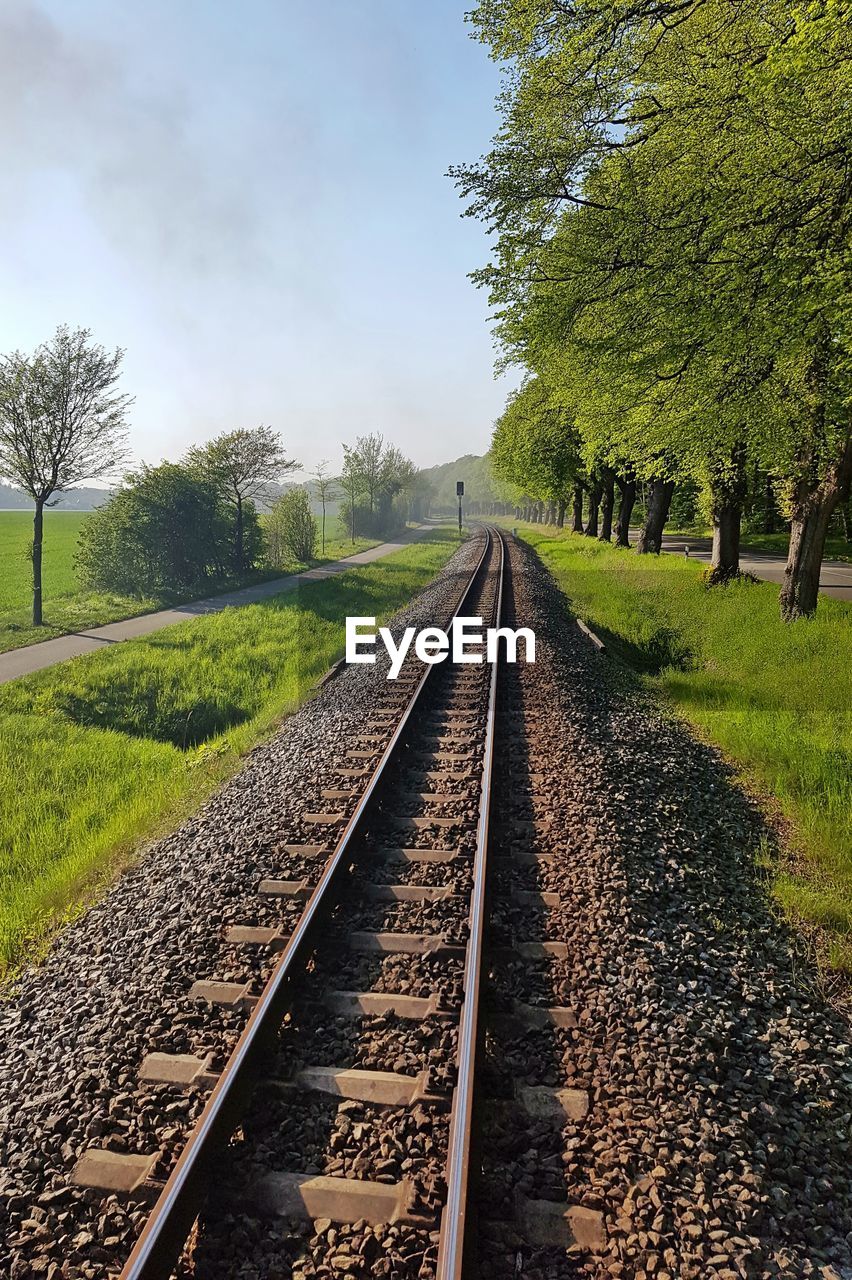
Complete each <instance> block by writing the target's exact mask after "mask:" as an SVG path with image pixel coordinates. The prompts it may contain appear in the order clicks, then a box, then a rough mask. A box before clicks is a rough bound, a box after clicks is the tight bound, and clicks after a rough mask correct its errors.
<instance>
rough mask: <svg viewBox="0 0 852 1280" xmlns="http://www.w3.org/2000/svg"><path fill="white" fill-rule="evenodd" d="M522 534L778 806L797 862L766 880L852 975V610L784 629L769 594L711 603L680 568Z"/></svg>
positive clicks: (545, 533) (633, 663) (711, 593)
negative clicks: (820, 934) (816, 927)
mask: <svg viewBox="0 0 852 1280" xmlns="http://www.w3.org/2000/svg"><path fill="white" fill-rule="evenodd" d="M521 532H522V536H523V537H524V538H525V539H526V540H527V541H528V542H529V543H530V544H531V545H532V546H533V547H534V548H535V549H536V551H537V552H538V554H539V555H540V557H541V558H542V560H543V561H544V563H545V564H546V565H547V567H548V568H549V569H550V570H551V572H552V573H553V574H554V576H555V577H556V580H557V582H558V583H559V585H560V587H561V589H562V591H563V592H564V593H565V595H566V597H567V599H568V602H569V604H570V607H571V609H572V610H573V611H574V612H575V613H576V614H577V615H578V616H579V617H580V618H582V619H583V620H584V621H585V622H587V623H588V624H589V626H591V627H593V628H594V629H595V630H596V631H597V633H598V634H599V635H600V636H601V637H602V639H604V640H605V641H606V644H607V648H608V651H609V653H610V654H611V655H613V656H615V657H616V658H617V659H620V660H621V661H622V662H623V663H625V664H626V665H628V666H629V667H631V668H633V669H634V670H635V671H637V672H639V673H640V674H641V677H642V678H643V679H644V680H645V681H646V682H647V683H648V684H650V685H651V686H652V687H653V688H654V689H656V690H657V691H658V692H659V693H660V694H661V695H662V696H663V697H664V698H665V699H667V700H668V702H669V703H670V704H671V705H672V706H673V707H674V708H675V710H676V711H677V712H678V713H679V714H680V715H681V716H683V717H684V718H685V719H686V720H687V721H689V723H690V724H691V725H693V726H694V727H695V728H696V729H698V730H699V732H700V734H701V735H702V736H703V737H704V738H705V739H706V740H708V741H710V742H713V743H715V744H716V745H717V746H718V747H720V748H721V749H722V751H723V753H724V754H725V756H726V757H727V759H728V760H729V761H730V762H732V763H733V764H734V766H735V767H736V768H737V770H738V771H739V773H740V775H741V777H742V778H743V780H744V782H745V783H746V785H747V786H748V787H749V788H751V789H752V790H754V791H756V792H757V793H758V794H759V795H762V796H764V797H768V798H769V801H770V806H780V809H781V811H782V813H783V815H784V817H785V818H786V819H787V823H788V824H789V825H788V830H789V836H790V838H791V841H792V854H791V855H790V856H785V857H783V858H781V859H778V860H775V861H774V862H773V864H772V865H771V867H770V874H771V876H772V881H773V887H774V892H775V894H776V896H777V898H778V900H779V901H780V902H781V903H782V904H783V906H784V908H785V909H786V910H787V911H788V912H789V913H790V915H791V916H794V917H796V918H798V919H799V920H801V921H804V922H811V923H814V924H817V925H819V926H822V927H823V928H824V929H825V930H826V931H827V934H826V935H825V938H826V949H825V955H824V957H823V958H824V959H825V961H826V962H827V964H828V965H829V966H830V967H836V968H841V969H845V970H852V822H850V814H852V607H850V606H849V605H847V604H845V603H844V602H842V601H839V600H834V599H830V598H827V597H821V598H820V602H819V609H818V612H817V616H816V617H815V618H814V619H811V620H802V621H799V622H796V623H793V624H792V625H784V624H782V623H781V621H780V620H779V615H778V588H777V586H773V585H772V584H770V583H754V582H735V583H732V584H730V585H729V586H726V587H715V588H712V589H708V588H706V587H705V586H704V583H703V569H702V567H701V566H700V565H697V564H694V563H690V562H689V561H686V560H684V559H681V558H679V557H677V556H670V555H663V556H660V557H651V556H637V555H636V554H635V553H634V552H632V551H621V550H617V549H616V548H614V547H611V546H607V545H604V544H602V543H599V542H597V541H594V540H591V539H587V538H584V537H582V536H579V535H576V534H569V533H564V532H562V533H560V532H558V531H554V530H546V529H542V528H541V526H535V525H526V526H522V528H521ZM760 856H762V857H763V858H765V857H766V856H767V855H766V851H763V853H762V854H761V855H760Z"/></svg>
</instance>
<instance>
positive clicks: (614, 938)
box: [482, 544, 852, 1280]
mask: <svg viewBox="0 0 852 1280" xmlns="http://www.w3.org/2000/svg"><path fill="white" fill-rule="evenodd" d="M512 564H513V591H514V596H515V607H516V612H517V623H518V624H522V625H525V626H532V627H533V628H534V629H535V631H536V635H537V638H538V648H537V662H536V664H535V665H534V666H529V667H526V666H517V667H515V668H513V669H512V671H511V673H510V674H509V676H508V677H507V682H506V685H507V686H508V687H507V688H506V690H505V694H506V696H504V704H505V705H506V706H508V708H509V709H510V711H511V715H512V717H513V719H512V720H511V723H508V724H506V722H505V721H504V724H506V732H505V733H504V737H503V744H504V750H503V751H502V753H501V767H502V770H503V773H502V775H501V777H502V785H498V786H497V788H496V794H497V796H498V813H497V817H498V819H499V822H500V823H501V824H502V825H501V826H498V830H500V831H501V832H502V835H500V836H498V845H497V848H498V851H500V850H502V852H504V853H507V854H508V855H509V857H508V858H507V859H506V861H505V862H504V863H501V864H500V865H501V868H504V870H503V871H502V874H501V879H500V881H499V886H498V890H497V891H496V893H495V909H494V916H493V924H494V927H495V932H496V931H497V930H500V931H501V933H502V936H501V938H500V941H501V942H503V943H504V944H505V943H506V942H508V941H509V940H510V938H512V937H514V938H515V939H519V938H524V937H539V936H541V937H548V938H550V939H557V940H560V941H563V942H565V943H567V944H568V956H567V959H565V960H561V959H560V960H554V961H552V962H551V963H550V965H549V966H547V965H545V966H542V965H538V966H535V967H533V966H530V965H517V964H511V963H510V964H504V965H502V966H500V965H497V966H496V972H495V977H496V985H497V991H498V993H499V995H498V996H497V1003H498V1004H499V1003H500V997H501V996H502V997H506V996H514V997H517V998H522V999H525V1000H528V1001H530V1002H532V1003H538V1004H560V1005H569V1006H570V1007H571V1008H572V1009H573V1010H574V1012H575V1014H576V1021H577V1026H576V1028H574V1029H571V1030H560V1031H550V1032H545V1031H536V1032H531V1033H528V1034H527V1035H526V1036H524V1037H521V1038H517V1037H516V1038H514V1039H505V1038H504V1039H502V1040H501V1039H500V1037H499V1036H497V1037H496V1039H495V1040H494V1041H493V1043H492V1046H491V1047H492V1053H491V1055H490V1057H489V1063H488V1067H489V1079H490V1086H491V1088H492V1090H493V1092H494V1095H495V1096H501V1094H502V1095H503V1096H505V1095H506V1094H507V1093H511V1088H512V1085H513V1084H514V1083H515V1082H517V1081H521V1082H524V1083H529V1084H548V1085H551V1086H553V1087H562V1088H564V1087H573V1088H578V1089H583V1090H587V1091H588V1094H589V1101H590V1109H589V1113H588V1116H587V1117H586V1118H585V1119H584V1120H582V1121H580V1122H579V1123H576V1124H570V1123H569V1124H568V1125H567V1126H566V1127H565V1128H564V1130H562V1131H561V1132H559V1131H558V1130H557V1132H556V1133H555V1134H554V1127H553V1125H552V1124H550V1125H549V1126H548V1125H542V1124H539V1125H537V1126H534V1127H533V1126H530V1124H529V1123H528V1121H526V1120H524V1119H519V1117H518V1114H517V1111H516V1110H513V1109H511V1108H509V1109H508V1110H505V1109H504V1110H503V1111H498V1112H497V1113H495V1114H493V1115H492V1124H491V1126H490V1128H489V1130H488V1131H487V1134H486V1140H485V1151H484V1157H485V1161H486V1168H487V1175H486V1183H485V1188H486V1190H485V1197H484V1199H485V1202H486V1203H487V1204H488V1205H489V1206H490V1207H491V1208H492V1209H493V1210H496V1212H494V1214H493V1216H494V1218H495V1219H497V1220H502V1222H503V1223H504V1224H505V1223H509V1222H511V1219H512V1212H511V1200H512V1195H513V1192H514V1191H515V1190H516V1189H521V1190H523V1191H524V1192H525V1194H527V1195H530V1196H532V1197H540V1198H544V1199H550V1200H564V1199H566V1198H567V1199H568V1200H569V1201H570V1202H572V1203H574V1204H579V1205H582V1206H585V1207H587V1208H589V1209H594V1210H600V1211H602V1212H603V1213H604V1215H605V1220H606V1226H607V1236H608V1241H607V1246H606V1249H605V1251H604V1253H603V1255H602V1256H598V1257H590V1256H588V1255H584V1254H583V1252H582V1251H579V1250H578V1251H577V1253H576V1254H571V1255H568V1256H566V1255H565V1253H564V1252H562V1253H557V1252H554V1251H552V1250H550V1251H538V1252H537V1253H536V1252H535V1251H533V1252H532V1253H531V1252H530V1251H529V1250H526V1251H524V1250H523V1239H522V1232H520V1231H519V1230H518V1229H517V1228H516V1227H515V1226H508V1227H507V1226H505V1225H504V1226H502V1227H494V1225H493V1223H491V1224H490V1225H489V1224H486V1226H485V1227H484V1228H483V1249H484V1257H485V1264H484V1269H483V1273H482V1274H483V1275H487V1276H489V1277H491V1276H493V1277H496V1278H497V1280H503V1277H506V1278H507V1280H508V1278H509V1277H517V1276H521V1275H522V1276H524V1277H526V1278H527V1280H545V1277H546V1278H547V1280H551V1278H554V1277H561V1276H575V1275H592V1276H596V1277H601V1278H602V1277H605V1276H616V1277H625V1278H627V1277H629V1278H630V1280H644V1278H645V1277H648V1276H653V1277H656V1278H657V1280H667V1278H669V1277H684V1278H690V1280H703V1277H720V1278H723V1280H734V1277H780V1276H783V1277H785V1278H789V1280H793V1278H794V1277H807V1276H815V1277H822V1278H823V1280H847V1278H848V1277H850V1276H852V1159H850V1157H852V1142H850V1127H852V1126H850V1120H851V1119H852V1052H850V1034H849V1033H850V1025H849V1020H848V1017H847V1016H846V1013H845V1012H844V1011H843V1010H841V1009H838V1008H834V1007H832V1005H831V1003H830V1002H829V1001H828V1000H826V999H824V998H823V997H822V996H821V994H820V987H819V983H818V980H817V975H816V973H815V971H814V970H813V968H812V967H811V966H810V965H809V963H808V960H807V958H806V957H805V955H804V954H803V953H802V951H801V950H800V949H798V947H797V944H796V940H795V938H794V937H793V935H792V933H791V931H790V929H789V928H788V926H786V925H785V924H784V923H783V922H782V921H781V920H780V919H779V918H778V916H777V915H776V913H775V912H773V910H772V909H771V907H770V906H769V901H770V899H769V893H768V886H767V884H766V883H765V882H764V880H763V879H762V878H761V874H760V872H759V871H758V870H757V868H756V866H755V863H754V859H753V855H754V853H755V852H757V851H758V850H759V848H760V845H761V841H762V840H764V841H765V840H769V841H770V842H771V840H772V833H771V831H770V830H769V829H768V828H767V826H766V824H765V821H764V819H763V818H762V816H761V815H760V814H759V813H758V812H757V811H756V809H755V808H754V806H753V805H752V804H751V803H750V802H749V800H748V799H747V798H746V796H745V795H744V794H743V793H742V791H740V790H739V789H738V788H737V787H735V786H734V785H733V784H732V781H731V776H730V771H729V770H728V769H727V767H726V766H725V764H724V762H723V761H722V759H721V758H720V756H719V754H718V753H717V752H715V751H714V750H713V749H711V748H709V747H707V746H704V745H702V744H701V743H699V742H697V741H696V740H695V739H694V738H693V737H692V735H691V734H690V733H689V732H688V730H687V729H686V728H685V727H684V726H683V725H682V724H681V723H679V722H678V721H676V720H673V719H671V718H669V717H667V716H666V715H664V714H663V713H662V711H661V710H660V708H659V706H658V705H657V704H656V703H655V702H654V701H653V700H652V699H651V698H650V697H649V696H647V695H646V694H645V693H644V692H643V691H641V690H640V689H637V687H636V685H635V683H634V682H633V681H632V680H630V679H629V678H627V676H626V675H625V674H624V673H620V672H619V671H618V670H617V669H615V668H614V667H613V665H612V664H611V663H610V662H609V660H608V659H607V658H606V657H603V656H602V655H600V654H599V653H598V652H597V651H596V650H595V649H594V648H593V646H592V644H591V642H590V641H589V640H588V638H587V637H585V636H584V635H583V634H582V633H581V632H580V631H579V629H578V628H577V627H576V624H575V623H574V622H573V620H572V619H570V617H569V616H568V614H567V611H566V609H565V604H564V599H563V597H562V596H561V595H560V593H559V592H558V590H557V588H556V586H555V584H554V582H553V579H552V578H551V577H550V575H549V574H548V573H547V572H546V570H545V569H544V568H543V567H542V565H541V564H540V562H539V561H538V560H537V558H536V557H535V556H534V554H533V553H532V552H531V551H530V550H529V548H527V547H525V546H523V544H514V545H513V548H512ZM513 682H514V688H513V687H512V685H513ZM519 703H520V704H522V708H523V709H522V711H520V710H519ZM519 719H520V720H521V721H522V722H523V724H519V723H518V720H519ZM524 727H526V729H527V731H528V741H529V742H530V748H529V751H528V752H525V751H524V750H523V748H522V736H523V732H524ZM530 822H532V826H531V827H530V826H529V824H530ZM521 851H525V852H533V851H535V852H540V853H546V854H552V855H553V860H552V861H550V862H541V863H538V864H537V865H534V866H533V867H532V868H530V866H529V865H516V864H513V863H512V861H511V855H512V854H513V853H518V852H521ZM507 881H508V883H507ZM511 886H514V887H515V888H517V887H523V888H527V889H530V888H537V889H540V890H545V891H549V892H556V893H558V894H559V895H560V905H559V907H558V908H556V909H554V910H552V911H548V912H547V913H546V914H545V917H544V918H543V917H542V916H541V915H540V914H538V913H537V914H535V915H532V914H530V913H529V912H518V910H517V908H512V906H511ZM847 1012H848V1011H847ZM501 1116H502V1119H501ZM519 1247H520V1248H521V1251H522V1252H521V1259H522V1261H521V1262H520V1263H519V1255H518V1248H519Z"/></svg>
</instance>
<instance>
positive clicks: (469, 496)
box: [420, 453, 501, 511]
mask: <svg viewBox="0 0 852 1280" xmlns="http://www.w3.org/2000/svg"><path fill="white" fill-rule="evenodd" d="M420 475H421V477H422V478H423V479H424V480H425V481H426V482H427V483H428V484H429V485H430V487H431V490H432V507H433V509H434V510H436V511H441V510H444V509H449V510H455V507H456V481H457V480H463V481H464V493H465V499H466V500H467V501H468V502H499V501H500V500H501V494H500V491H499V485H498V484H497V482H496V481H495V480H494V477H493V476H492V474H491V455H490V453H484V454H481V455H480V454H475V453H466V454H464V455H463V456H462V457H461V458H456V460H455V462H442V463H440V465H439V466H437V467H426V468H424V470H423V471H421V472H420Z"/></svg>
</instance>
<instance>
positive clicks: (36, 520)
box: [33, 498, 44, 627]
mask: <svg viewBox="0 0 852 1280" xmlns="http://www.w3.org/2000/svg"><path fill="white" fill-rule="evenodd" d="M43 541H44V501H43V500H42V499H40V498H37V499H36V504H35V514H34V515H33V626H34V627H40V626H41V625H42V607H41V549H42V543H43Z"/></svg>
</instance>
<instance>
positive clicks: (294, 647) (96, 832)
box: [0, 529, 458, 973]
mask: <svg viewBox="0 0 852 1280" xmlns="http://www.w3.org/2000/svg"><path fill="white" fill-rule="evenodd" d="M457 545H458V537H457V535H456V534H454V533H452V532H451V531H449V530H446V529H437V530H432V531H430V533H429V535H428V537H427V538H425V539H423V540H422V541H419V542H417V543H414V544H412V545H411V546H410V547H406V548H404V549H403V550H402V551H399V552H396V553H394V554H393V555H391V556H388V557H387V558H386V559H384V560H381V561H378V562H376V563H375V564H372V565H367V566H362V567H359V568H356V569H352V570H350V571H348V572H347V573H345V574H342V575H341V576H340V577H337V578H330V579H328V580H326V581H319V582H311V583H308V584H306V585H305V586H303V587H300V589H299V590H298V591H297V592H292V593H289V594H287V595H283V596H279V597H276V598H273V599H271V600H267V601H263V602H262V603H258V604H253V605H248V606H245V607H243V608H239V609H227V610H225V611H223V612H222V613H219V614H214V615H210V616H207V617H204V618H199V619H196V620H193V621H191V622H186V623H181V624H179V625H178V626H175V627H169V628H166V629H165V630H163V631H160V632H157V633H156V634H154V635H152V636H149V637H146V638H145V639H140V640H136V641H128V642H125V643H123V644H121V645H115V646H110V647H109V648H108V649H105V650H102V651H99V652H98V653H95V654H92V655H88V656H86V657H82V658H76V659H74V660H73V661H71V662H66V663H62V664H60V665H59V666H57V667H53V668H50V669H47V670H45V671H41V672H38V673H36V674H35V675H32V676H28V677H26V678H25V679H21V680H16V681H12V682H11V683H9V684H7V685H5V686H2V688H0V833H2V842H0V970H3V971H5V972H7V973H8V972H9V971H10V970H12V969H14V967H15V966H16V965H18V964H20V963H21V962H22V961H23V960H24V959H27V958H31V957H32V956H33V954H36V953H37V951H38V948H39V945H40V944H41V943H43V941H44V940H45V939H46V938H47V937H48V936H49V935H50V932H51V930H52V929H53V928H54V927H55V925H56V924H57V922H58V921H61V920H62V919H64V918H66V917H67V916H68V914H69V913H70V914H73V913H74V912H75V911H78V910H79V909H80V907H81V905H82V904H84V903H85V902H86V901H89V900H90V899H91V896H92V894H93V892H94V891H95V887H96V886H97V885H98V884H100V883H103V882H104V881H105V880H107V879H109V877H110V875H111V874H114V872H115V869H116V867H117V866H119V865H120V864H121V862H122V861H123V859H124V858H126V856H127V854H128V852H129V851H130V850H132V849H133V847H135V845H136V844H137V843H138V842H139V840H140V839H144V838H148V837H150V836H152V835H153V834H156V833H159V832H161V831H163V830H165V829H169V827H170V826H172V825H174V823H175V822H176V821H177V820H178V819H179V818H180V817H181V816H182V815H183V814H185V813H187V812H189V811H191V809H192V808H193V807H195V806H196V805H197V804H198V803H199V802H200V800H201V799H202V798H203V797H204V796H206V795H208V794H209V793H210V791H211V790H212V789H213V788H214V787H215V785H216V783H217V782H219V781H220V780H221V779H222V778H223V777H225V776H227V775H228V774H229V773H231V772H233V771H234V769H235V768H236V767H237V765H238V763H239V759H240V757H241V755H242V754H243V753H244V752H245V751H246V750H247V749H248V748H249V747H251V746H252V745H253V744H254V743H256V742H257V741H259V740H260V739H261V738H262V737H263V736H264V735H265V734H266V733H268V732H269V730H270V729H271V728H272V727H273V726H274V725H275V723H276V722H277V721H278V720H279V719H280V717H281V716H282V715H283V714H285V713H287V712H289V711H292V710H293V709H295V707H297V706H298V705H299V703H300V702H301V701H303V700H304V698H305V697H306V696H307V695H308V694H309V692H310V690H311V688H312V686H313V685H314V684H315V682H316V680H317V678H318V677H319V676H320V675H321V674H322V672H323V671H325V670H326V669H327V668H328V667H329V665H330V664H331V663H332V662H333V661H334V660H335V659H336V658H338V657H339V656H340V655H341V654H342V652H343V647H344V619H345V617H346V615H347V614H362V615H371V614H372V615H376V616H377V617H378V618H387V617H388V616H389V615H390V614H391V613H393V612H394V611H395V610H396V609H398V608H400V607H401V606H402V605H404V604H405V603H406V602H407V601H408V600H410V599H411V597H412V596H413V595H414V594H415V593H416V592H418V591H419V590H421V589H422V588H423V587H424V586H425V585H426V583H427V582H428V581H429V580H430V579H431V578H432V577H434V575H435V573H436V572H437V571H438V570H439V569H440V567H441V566H442V565H443V564H444V563H445V562H446V560H447V559H448V558H449V556H450V555H451V554H452V552H453V551H454V550H455V548H456V546H457Z"/></svg>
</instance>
